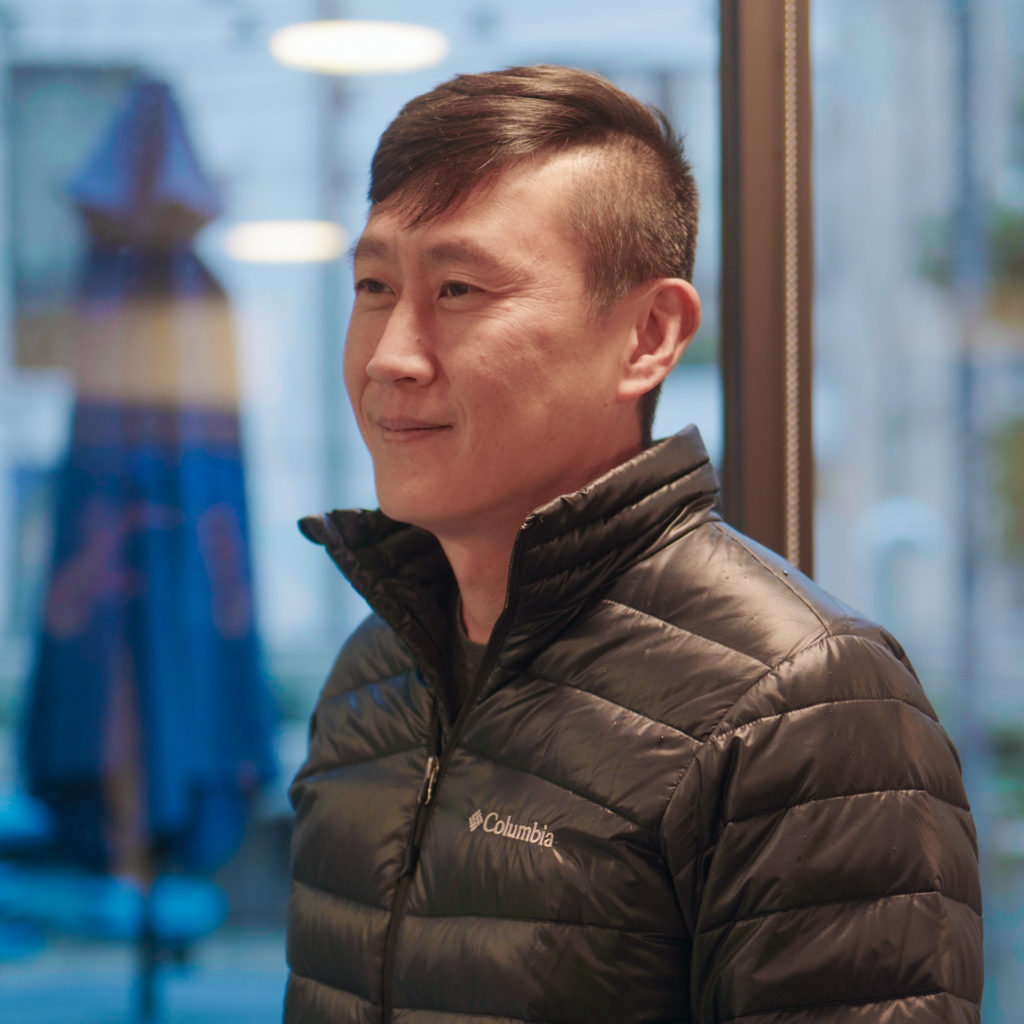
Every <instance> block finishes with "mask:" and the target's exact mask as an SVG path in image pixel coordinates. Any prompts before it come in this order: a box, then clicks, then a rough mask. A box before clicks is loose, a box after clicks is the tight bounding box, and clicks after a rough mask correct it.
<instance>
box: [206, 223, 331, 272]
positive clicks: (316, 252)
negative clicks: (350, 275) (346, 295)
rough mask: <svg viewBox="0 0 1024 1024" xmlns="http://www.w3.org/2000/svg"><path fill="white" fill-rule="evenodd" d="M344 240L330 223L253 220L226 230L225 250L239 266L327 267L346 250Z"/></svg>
mask: <svg viewBox="0 0 1024 1024" xmlns="http://www.w3.org/2000/svg"><path fill="white" fill-rule="evenodd" d="M345 242H346V236H345V232H344V230H343V229H342V228H341V227H340V225H338V224H335V223H334V222H333V221H329V220H253V221H244V222H243V223H241V224H235V225H234V226H233V227H230V228H228V230H227V232H226V234H225V236H224V248H225V249H226V250H227V253H228V255H229V256H231V257H232V258H233V259H236V260H239V261H241V262H242V263H326V262H329V261H330V260H336V259H337V258H338V257H339V256H340V255H341V254H342V253H343V252H344V250H345Z"/></svg>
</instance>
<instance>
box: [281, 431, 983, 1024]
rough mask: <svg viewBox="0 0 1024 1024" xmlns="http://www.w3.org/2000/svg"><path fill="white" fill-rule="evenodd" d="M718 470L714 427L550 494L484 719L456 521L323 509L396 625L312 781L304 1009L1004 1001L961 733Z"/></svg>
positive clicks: (483, 1010)
mask: <svg viewBox="0 0 1024 1024" xmlns="http://www.w3.org/2000/svg"><path fill="white" fill-rule="evenodd" d="M715 489H716V484H715V478H714V473H713V471H712V469H711V468H710V466H709V464H708V461H707V456H706V454H705V453H704V449H703V446H702V444H701V442H700V438H699V436H698V435H697V433H696V431H695V430H693V429H692V428H691V430H689V431H686V432H684V433H682V434H680V435H678V436H677V437H675V438H672V439H670V440H669V441H666V442H663V443H661V444H660V445H658V446H656V447H654V448H652V449H649V450H648V451H646V452H644V453H643V454H641V455H640V456H638V457H637V458H636V459H634V460H632V461H631V462H629V463H627V464H625V465H623V466H621V467H619V468H618V469H616V470H613V471H612V472H611V473H610V474H608V475H607V476H605V477H604V478H602V479H601V480H600V481H598V482H596V483H595V484H593V485H591V486H589V487H586V488H584V489H583V490H582V491H580V492H578V493H577V494H574V495H571V496H567V497H562V498H559V499H557V500H555V501H553V502H551V503H550V504H549V505H546V506H545V507H543V508H542V509H540V510H539V511H537V512H535V513H534V514H532V515H531V516H530V517H529V518H528V520H527V522H526V524H525V526H524V527H523V529H522V531H521V532H520V535H519V538H518V540H517V543H516V548H515V552H514V555H513V560H512V565H511V570H510V579H509V591H508V593H509V599H508V604H507V606H506V609H505V611H504V612H503V614H502V616H501V618H500V619H499V621H498V624H497V626H496V627H495V632H494V637H493V638H492V641H491V645H490V646H489V648H488V653H487V655H486V656H485V659H484V665H483V667H482V670H481V677H480V678H479V679H478V681H477V689H476V692H475V695H471V697H470V698H469V699H468V700H467V702H466V704H465V706H464V707H463V710H462V713H461V714H460V716H459V719H458V721H456V722H455V723H448V722H447V721H446V719H445V716H444V714H443V709H441V711H440V713H439V711H438V699H437V692H438V688H437V687H436V684H435V681H436V680H437V679H438V678H439V677H440V676H441V674H442V673H443V672H444V671H445V668H444V661H443V654H442V650H443V647H442V645H441V644H440V643H439V639H438V638H440V637H444V636H445V635H446V624H445V616H444V612H443V609H445V608H447V607H448V606H449V602H448V595H450V592H451V587H452V580H451V576H450V573H449V571H448V569H447V563H446V562H445V560H444V558H443V556H442V554H441V551H440V548H439V546H438V545H437V544H436V542H435V541H434V540H433V538H431V537H430V536H429V535H427V534H425V533H423V532H421V531H418V530H415V529H412V528H410V527H407V526H402V525H399V524H397V523H394V522H392V521H390V520H388V519H386V518H385V517H383V516H382V515H380V514H379V513H369V514H360V513H338V512H336V513H332V514H331V515H330V516H329V517H322V518H319V517H318V518H314V519H309V520H304V521H303V529H304V531H305V532H306V533H307V535H308V536H310V537H311V538H313V539H314V540H317V541H319V542H320V543H323V544H325V545H326V546H327V548H328V550H329V551H330V553H331V555H332V557H333V558H334V559H335V561H336V562H337V563H338V564H339V566H340V567H341V568H342V569H343V571H344V572H345V573H346V574H347V575H348V576H349V578H350V579H351V580H352V582H353V583H354V584H355V586H356V588H357V589H358V590H359V591H360V592H361V593H363V595H364V596H365V597H366V598H367V599H368V601H369V602H370V604H371V606H372V607H374V608H375V609H376V610H377V612H378V614H379V616H380V617H379V618H377V617H372V618H370V619H369V620H367V622H366V623H365V624H364V625H363V626H362V627H361V628H360V629H359V630H358V631H357V633H356V634H355V635H354V636H353V637H352V639H351V640H350V641H349V643H348V644H347V645H346V646H345V648H344V650H343V651H342V653H341V655H340V656H339V658H338V661H337V664H336V665H335V667H334V670H333V672H332V673H331V676H330V679H329V681H328V683H327V686H326V688H325V689H324V692H323V694H322V696H321V698H320V701H319V704H318V706H317V709H316V712H315V715H314V719H313V728H312V734H311V744H310V753H309V759H308V761H307V762H306V764H305V765H304V767H303V768H302V770H301V771H300V773H299V775H298V777H297V779H296V782H295V785H294V788H293V791H292V798H293V802H294V805H295V809H296V814H297V819H296V831H295V842H294V889H293V894H292V902H291V908H290V925H289V942H288V953H289V962H290V966H291V971H292V974H291V978H290V980H289V985H288V993H287V997H286V1020H287V1021H288V1022H289V1024H299V1022H302V1024H328V1022H330V1024H342V1022H349V1021H352V1022H357V1021H358V1022H364V1024H370V1022H379V1021H382V1020H383V1021H390V1020H393V1021H395V1022H403V1024H442V1022H452V1024H455V1022H459V1024H504V1022H512V1021H515V1022H519V1021H534V1022H544V1024H600V1022H607V1024H629V1022H641V1021H643V1022H655V1021H658V1022H669V1021H676V1022H684V1021H694V1022H697V1021H700V1022H710V1021H733V1020H738V1019H742V1021H743V1022H744V1024H769V1022H770V1024H797V1022H800V1024H807V1022H811V1021H813V1022H815V1024H823V1022H839V1021H843V1022H848V1021H849V1022H852V1021H857V1022H866V1021H872V1022H879V1021H881V1022H889V1024H895V1022H909V1021H913V1022H915V1024H923V1022H932V1021H934V1022H940V1021H941V1022H944V1024H948V1022H951V1021H953V1022H956V1021H964V1022H966V1021H977V1020H978V1003H979V1000H980V995H981V979H982V969H981V923H980V916H979V913H980V893H979V885H978V873H977V861H976V848H975V836H974V829H973V825H972V822H971V818H970V814H969V811H968V808H967V802H966V799H965V796H964V790H963V787H962V784H961V781H960V773H959V768H958V763H957V759H956V755H955V753H954V752H953V749H952V747H951V746H950V743H949V740H948V739H947V737H946V735H945V734H944V732H943V731H942V729H941V727H940V726H939V725H938V723H937V722H936V720H935V717H934V714H933V712H932V709H931V707H930V706H929V704H928V701H927V699H926V698H925V696H924V694H923V692H922V690H921V687H920V685H919V684H918V682H917V679H916V678H915V676H914V674H913V671H912V670H911V667H910V665H909V663H908V662H907V660H906V657H905V656H904V654H903V652H902V650H901V649H900V647H899V645H898V644H897V643H896V641H895V640H894V639H892V637H890V636H889V635H888V634H887V633H885V632H884V631H883V630H881V629H879V628H878V627H876V626H873V625H871V624H870V623H867V622H865V621H864V620H863V619H861V618H859V617H858V616H857V615H855V614H854V613H853V612H851V611H850V610H849V609H848V608H846V607H844V606H843V605H841V604H839V603H838V602H837V601H835V600H834V599H832V598H830V597H829V596H828V595H826V594H824V593H822V592H821V591H820V590H819V589H818V588H816V587H815V586H814V584H812V583H810V582H809V581H808V580H807V579H805V578H804V577H803V576H801V575H800V574H799V573H798V572H796V571H795V570H793V569H792V568H790V567H789V566H788V565H787V564H786V563H784V562H783V561H782V560H780V559H779V558H778V557H776V556H775V555H773V554H771V553H769V552H768V551H766V550H764V549H762V548H760V547H759V546H757V545H756V544H754V543H752V542H751V541H749V540H748V539H746V538H744V537H743V536H741V535H739V534H738V533H736V532H735V531H734V530H732V529H730V528H729V527H728V526H726V525H725V524H724V523H723V522H722V521H721V520H720V518H719V517H718V515H717V514H716V513H715V511H714V510H713V503H714V495H715ZM385 623H387V625H385ZM417 665H418V666H419V670H417V667H416V666H417ZM435 758H436V759H437V760H435Z"/></svg>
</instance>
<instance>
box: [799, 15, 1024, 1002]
mask: <svg viewBox="0 0 1024 1024" xmlns="http://www.w3.org/2000/svg"><path fill="white" fill-rule="evenodd" d="M812 20H813V33H814V40H813V62H814V103H815V110H814V120H815V152H814V163H815V211H816V212H815V218H816V219H815V235H816V237H815V246H816V261H817V271H816V278H817V279H816V296H815V301H816V316H815V336H816V348H815V361H816V362H815V367H816V369H815V393H814V398H815V405H816V408H815V431H816V439H815V440H816V448H817V452H816V459H817V469H816V472H817V508H816V517H817V519H816V531H817V536H816V546H815V565H816V569H817V576H818V579H819V580H820V582H821V583H822V584H823V585H824V586H826V587H828V588H829V589H830V590H833V591H834V592H835V593H837V594H840V595H841V596H842V597H843V598H844V599H846V600H848V601H850V602H851V603H852V604H854V605H857V606H859V607H861V608H863V609H864V610H866V611H868V612H870V613H871V614H872V615H873V616H874V617H876V618H877V619H879V620H880V621H882V622H883V623H885V624H886V625H888V626H890V627H891V628H892V629H893V631H894V632H895V633H896V634H897V635H898V636H899V637H900V639H901V641H902V642H903V644H904V646H905V647H906V648H907V650H908V652H909V653H910V655H911V657H912V659H913V661H914V662H915V665H916V667H917V669H918V672H919V674H920V676H921V678H922V681H923V682H924V684H925V687H926V689H927V690H928V693H929V695H930V696H931V698H932V701H933V703H934V704H935V706H936V708H937V710H938V712H939V715H940V717H941V718H942V720H943V722H944V724H945V725H946V727H947V728H948V730H949V731H950V733H951V734H952V736H953V738H954V740H955V741H956V743H957V745H958V747H959V749H960V752H961V755H962V757H963V760H964V769H965V775H966V779H967V784H968V790H969V793H970V795H971V801H972V806H973V808H974V812H975V817H976V821H977V824H978V828H979V832H980V841H981V845H982V863H983V873H984V886H985V906H986V960H987V969H988V979H987V982H986V991H985V1007H984V1014H983V1016H984V1019H985V1020H986V1021H989V1022H997V1021H1017V1020H1020V1019H1021V1013H1022V1011H1024V982H1022V978H1021V974H1020V971H1019V969H1018V968H1017V967H1016V966H1015V965H1016V964H1019V962H1020V959H1021V956H1022V955H1024V947H1022V946H1021V936H1022V934H1024V929H1022V927H1021V921H1022V918H1024V802H1022V799H1021V794H1022V792H1024V789H1022V786H1021V771H1022V767H1024V688H1022V687H1021V682H1022V681H1024V668H1022V667H1024V531H1022V524H1024V487H1022V482H1024V461H1022V457H1024V306H1022V304H1021V296H1022V295H1024V9H1022V8H1021V6H1020V4H1017V3H1013V2H1011V0H1005V2H1004V0H970V2H968V0H950V2H938V0H906V2H901V3H898V4H894V3H889V2H887V0H868V2H865V3H860V4H856V5H851V4H847V3H843V2H842V0H815V3H814V5H813V7H812Z"/></svg>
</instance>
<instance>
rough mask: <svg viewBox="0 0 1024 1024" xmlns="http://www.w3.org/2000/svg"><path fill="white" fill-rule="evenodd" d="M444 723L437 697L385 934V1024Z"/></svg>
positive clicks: (382, 1010) (387, 1023)
mask: <svg viewBox="0 0 1024 1024" xmlns="http://www.w3.org/2000/svg"><path fill="white" fill-rule="evenodd" d="M440 724H441V723H440V713H439V708H438V701H437V698H436V697H435V698H434V704H433V708H432V710H431V716H430V740H429V746H428V750H429V754H428V755H427V763H426V765H425V766H424V769H423V781H422V782H421V783H420V792H419V796H418V797H417V800H416V816H415V817H414V818H413V824H412V834H411V835H410V837H409V842H408V844H407V845H406V848H405V857H404V859H403V861H402V869H401V871H400V872H399V875H398V885H397V887H396V888H395V898H394V900H393V901H392V904H391V918H390V919H389V921H388V930H387V933H386V934H385V936H384V959H383V963H382V965H381V981H380V985H381V991H380V1015H381V1022H382V1024H391V1015H392V1012H393V1005H392V995H391V983H392V974H393V972H394V967H395V947H396V945H397V944H398V928H399V925H400V924H401V920H402V914H403V912H404V910H405V901H406V898H407V896H408V895H409V886H410V885H411V884H412V876H413V873H414V872H415V871H416V864H417V863H418V861H419V857H420V846H421V844H422V843H423V833H424V832H425V831H426V828H427V819H428V817H429V816H430V807H431V805H432V803H433V800H434V790H435V787H436V786H437V778H438V775H439V769H440V763H441V762H440V758H439V756H438V746H439V741H440Z"/></svg>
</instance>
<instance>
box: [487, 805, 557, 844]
mask: <svg viewBox="0 0 1024 1024" xmlns="http://www.w3.org/2000/svg"><path fill="white" fill-rule="evenodd" d="M481 827H483V830H484V831H485V832H488V833H490V834H491V835H494V836H502V837H503V838H505V839H515V840H517V841H518V842H520V843H530V844H531V845H532V846H546V847H548V848H549V849H550V848H551V847H553V846H554V845H555V834H554V832H549V831H548V827H547V825H538V824H537V822H533V823H532V824H530V825H527V824H522V823H517V822H514V821H513V820H512V815H510V814H506V815H505V817H504V818H502V817H501V815H500V814H498V813H497V812H496V811H488V812H487V813H486V814H484V812H483V811H481V810H476V811H474V812H473V813H472V814H471V815H470V816H469V831H470V832H475V831H476V830H477V829H478V828H481Z"/></svg>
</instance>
